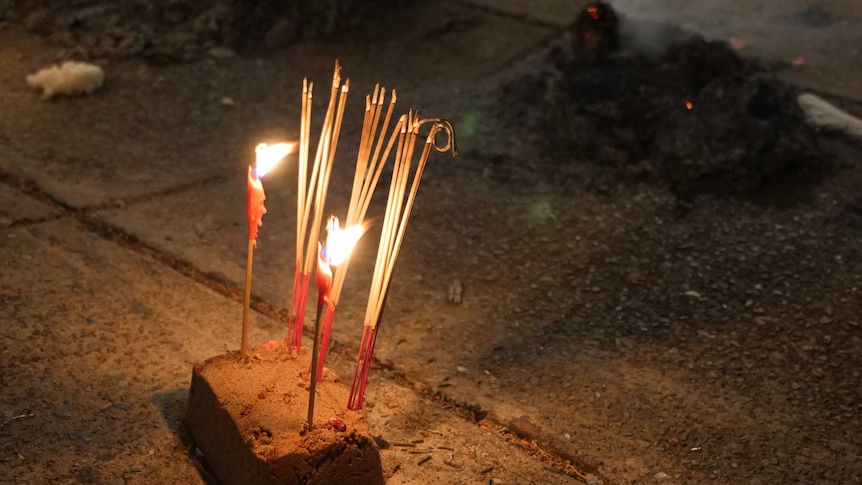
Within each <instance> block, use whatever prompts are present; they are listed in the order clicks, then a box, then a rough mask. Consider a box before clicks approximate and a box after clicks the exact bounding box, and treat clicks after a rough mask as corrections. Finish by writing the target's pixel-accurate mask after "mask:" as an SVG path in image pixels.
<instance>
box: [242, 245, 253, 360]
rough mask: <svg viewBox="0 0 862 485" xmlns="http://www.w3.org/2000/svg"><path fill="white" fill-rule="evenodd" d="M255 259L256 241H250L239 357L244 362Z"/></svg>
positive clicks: (246, 357) (246, 265)
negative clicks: (252, 269) (252, 270)
mask: <svg viewBox="0 0 862 485" xmlns="http://www.w3.org/2000/svg"><path fill="white" fill-rule="evenodd" d="M253 259H254V240H253V239H249V240H248V256H247V258H246V264H245V304H244V305H243V308H242V344H241V345H240V352H239V356H240V359H242V361H243V362H245V361H246V360H247V359H248V319H249V313H250V312H249V307H250V305H251V265H252V260H253Z"/></svg>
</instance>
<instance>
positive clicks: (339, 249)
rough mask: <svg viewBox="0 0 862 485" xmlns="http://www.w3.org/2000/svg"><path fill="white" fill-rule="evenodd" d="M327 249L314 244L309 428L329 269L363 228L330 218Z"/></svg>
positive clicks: (320, 370)
mask: <svg viewBox="0 0 862 485" xmlns="http://www.w3.org/2000/svg"><path fill="white" fill-rule="evenodd" d="M326 233H327V236H326V246H324V247H321V246H320V244H319V243H318V245H317V317H316V318H315V320H314V343H313V344H312V347H311V362H310V364H309V366H310V368H311V370H310V372H309V374H310V375H309V379H310V381H311V384H310V386H309V389H308V392H309V395H308V429H311V428H312V426H313V424H314V398H315V393H316V389H317V382H318V381H319V380H320V375H321V374H322V373H323V367H322V366H317V365H314V363H315V362H317V361H318V354H319V350H320V340H321V333H322V332H321V331H320V330H321V329H320V316H321V315H322V314H323V311H324V308H325V307H331V306H332V301H331V299H330V290H331V289H332V268H333V267H335V266H338V265H339V264H341V263H342V262H343V261H344V260H345V259H347V257H348V256H349V255H350V252H351V251H352V250H353V247H354V246H355V245H356V243H357V241H359V238H361V237H362V234H364V233H365V228H364V227H363V226H361V225H358V226H350V227H348V228H346V229H341V228H340V227H339V226H338V218H337V217H335V216H331V217H330V218H329V221H327V224H326Z"/></svg>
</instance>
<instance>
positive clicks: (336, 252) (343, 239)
mask: <svg viewBox="0 0 862 485" xmlns="http://www.w3.org/2000/svg"><path fill="white" fill-rule="evenodd" d="M366 229H367V227H366V226H365V225H364V224H356V225H354V226H350V227H347V228H344V229H341V228H340V227H338V218H337V217H335V216H332V217H330V218H329V222H328V223H327V227H326V231H327V233H328V234H327V236H326V247H324V248H323V257H324V258H325V259H326V262H327V263H329V265H330V266H338V265H339V264H341V263H343V262H344V260H346V259H347V258H348V257H349V256H350V252H351V251H353V247H354V246H356V243H357V242H359V239H360V238H361V237H362V235H363V234H365V230H366Z"/></svg>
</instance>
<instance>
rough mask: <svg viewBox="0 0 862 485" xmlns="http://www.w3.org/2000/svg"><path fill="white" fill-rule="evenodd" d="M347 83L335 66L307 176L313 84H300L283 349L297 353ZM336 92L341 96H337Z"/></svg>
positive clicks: (338, 67) (339, 67) (337, 65)
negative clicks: (292, 256) (292, 267)
mask: <svg viewBox="0 0 862 485" xmlns="http://www.w3.org/2000/svg"><path fill="white" fill-rule="evenodd" d="M349 86H350V81H349V80H348V81H345V83H344V85H342V84H341V66H339V64H338V62H336V63H335V72H334V74H333V76H332V90H331V92H330V97H329V106H328V107H327V110H326V115H325V117H324V120H323V127H322V128H321V133H320V140H319V142H318V145H317V151H316V153H315V156H314V163H313V165H312V168H311V175H310V177H309V176H308V156H309V143H310V136H311V135H310V132H311V108H312V90H313V84H309V83H307V82H306V81H304V82H303V96H302V119H301V122H300V156H299V158H300V162H299V174H298V176H297V185H298V186H297V208H296V214H297V219H296V273H295V275H294V284H293V295H292V297H291V314H290V316H289V317H288V323H287V347H288V348H289V349H292V350H296V351H299V349H300V347H301V346H302V329H303V323H304V320H305V305H306V300H307V299H308V289H309V284H310V280H311V270H312V269H313V267H314V261H315V260H316V258H315V255H314V252H315V249H316V247H317V239H318V234H319V233H320V225H321V220H322V219H323V210H324V205H325V203H326V193H327V191H328V188H329V177H330V175H331V173H332V162H333V160H334V159H335V151H336V147H337V145H338V137H339V135H340V133H341V121H342V118H343V115H344V107H345V102H346V100H347V93H348V91H349ZM339 90H340V91H341V95H340V96H338V93H339Z"/></svg>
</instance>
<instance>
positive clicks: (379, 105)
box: [317, 84, 404, 376]
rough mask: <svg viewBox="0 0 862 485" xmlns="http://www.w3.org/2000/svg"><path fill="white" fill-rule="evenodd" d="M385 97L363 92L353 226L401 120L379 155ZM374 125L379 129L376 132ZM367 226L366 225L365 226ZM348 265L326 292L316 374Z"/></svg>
mask: <svg viewBox="0 0 862 485" xmlns="http://www.w3.org/2000/svg"><path fill="white" fill-rule="evenodd" d="M385 97H386V88H381V87H380V85H379V84H378V85H377V86H375V87H374V93H373V97H372V96H369V95H367V96H366V97H365V118H364V120H363V124H362V136H361V138H360V142H359V153H358V155H357V159H356V171H355V173H354V177H353V190H352V191H351V194H350V203H349V205H348V209H347V219H346V225H347V226H350V227H353V226H358V225H360V224H363V223H362V221H363V220H364V219H365V214H366V212H367V211H368V206H369V205H370V203H371V197H372V195H373V194H374V189H375V187H376V186H377V181H378V180H379V179H380V174H381V173H382V171H383V166H384V165H385V161H386V159H387V158H388V156H389V152H390V150H391V148H392V144H393V143H394V141H395V136H396V135H397V134H398V133H399V130H400V126H401V125H402V124H403V122H404V120H400V121H399V122H398V123H397V124H396V126H395V129H394V131H393V134H392V136H390V143H389V144H388V146H387V149H386V151H385V152H384V153H383V156H382V157H380V151H381V148H382V147H383V142H384V139H385V138H386V135H387V130H388V127H389V122H390V120H391V118H392V111H393V109H394V108H395V102H396V99H397V96H396V93H395V91H392V97H391V100H390V103H389V109H388V110H387V112H386V117H385V119H384V120H383V124H382V125H381V124H380V113H381V111H382V109H383V104H384V99H385ZM378 128H380V129H379V131H378ZM375 139H376V141H377V143H376V145H377V148H376V149H375V151H374V154H373V156H372V153H371V149H372V147H373V146H374V142H375ZM365 229H367V227H365ZM349 265H350V256H349V255H348V256H347V257H346V258H345V260H344V261H343V262H342V263H341V265H340V266H338V268H337V269H335V270H334V279H333V283H332V288H331V291H330V301H331V304H330V305H328V306H327V307H326V310H325V314H324V315H325V316H324V322H323V327H322V328H321V329H320V332H322V336H321V338H322V340H321V348H320V356H319V357H318V358H317V368H318V369H317V372H318V376H319V375H320V373H321V372H322V370H323V365H324V363H325V362H326V354H327V351H328V348H329V336H330V334H331V332H332V320H333V318H334V315H335V309H336V307H337V305H338V299H339V297H340V295H341V290H342V289H343V286H344V278H345V276H346V275H347V269H348V267H349Z"/></svg>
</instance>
